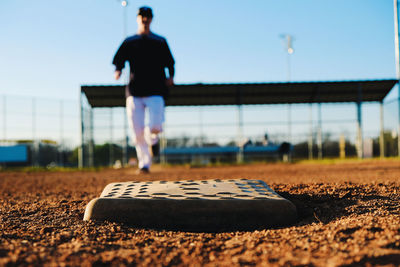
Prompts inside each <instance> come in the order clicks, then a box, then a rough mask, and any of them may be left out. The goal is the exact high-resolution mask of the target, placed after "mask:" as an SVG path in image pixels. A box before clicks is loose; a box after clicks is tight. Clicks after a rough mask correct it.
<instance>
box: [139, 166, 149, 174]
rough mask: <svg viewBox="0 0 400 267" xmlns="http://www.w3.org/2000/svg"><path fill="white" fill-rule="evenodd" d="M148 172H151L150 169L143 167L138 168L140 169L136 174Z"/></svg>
mask: <svg viewBox="0 0 400 267" xmlns="http://www.w3.org/2000/svg"><path fill="white" fill-rule="evenodd" d="M147 173H150V170H149V168H147V167H143V168H141V169H138V170H137V171H136V174H147Z"/></svg>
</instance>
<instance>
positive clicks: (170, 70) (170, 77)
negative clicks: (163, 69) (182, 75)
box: [165, 65, 175, 87]
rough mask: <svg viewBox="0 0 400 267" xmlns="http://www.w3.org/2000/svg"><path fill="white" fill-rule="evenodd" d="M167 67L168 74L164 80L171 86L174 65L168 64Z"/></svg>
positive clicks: (172, 83)
mask: <svg viewBox="0 0 400 267" xmlns="http://www.w3.org/2000/svg"><path fill="white" fill-rule="evenodd" d="M167 68H168V74H169V75H168V78H167V80H166V81H165V84H166V85H167V86H168V87H171V86H173V85H174V75H175V68H174V65H171V66H168V67H167Z"/></svg>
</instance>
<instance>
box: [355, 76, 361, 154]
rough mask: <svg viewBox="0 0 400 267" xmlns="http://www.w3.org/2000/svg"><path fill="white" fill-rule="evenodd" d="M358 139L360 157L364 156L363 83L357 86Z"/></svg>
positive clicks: (357, 146) (357, 145)
mask: <svg viewBox="0 0 400 267" xmlns="http://www.w3.org/2000/svg"><path fill="white" fill-rule="evenodd" d="M357 91H358V92H357V94H358V100H357V140H356V149H357V156H358V158H363V132H362V114H361V113H362V112H361V106H362V87H361V84H360V83H359V84H358V87H357Z"/></svg>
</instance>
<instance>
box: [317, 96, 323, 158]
mask: <svg viewBox="0 0 400 267" xmlns="http://www.w3.org/2000/svg"><path fill="white" fill-rule="evenodd" d="M317 146H318V159H322V111H321V103H318V133H317Z"/></svg>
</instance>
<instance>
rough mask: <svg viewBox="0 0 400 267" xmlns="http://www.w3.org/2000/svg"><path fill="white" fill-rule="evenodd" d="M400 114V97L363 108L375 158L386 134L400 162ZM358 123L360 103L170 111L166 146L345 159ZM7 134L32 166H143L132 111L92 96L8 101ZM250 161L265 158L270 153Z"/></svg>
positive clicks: (2, 142) (351, 152)
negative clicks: (267, 149)
mask: <svg viewBox="0 0 400 267" xmlns="http://www.w3.org/2000/svg"><path fill="white" fill-rule="evenodd" d="M381 110H382V111H383V118H384V119H383V121H382V122H383V132H382V133H381V131H382V129H381V120H380V116H381ZM398 116H399V100H398V99H391V100H388V101H385V102H384V103H382V105H380V103H363V117H362V122H363V138H364V141H368V142H367V143H368V144H370V145H371V144H372V156H375V157H376V156H380V150H381V149H382V148H381V146H380V138H381V136H383V137H384V145H383V148H384V155H385V156H386V157H395V156H398V125H399V118H398ZM81 118H82V124H81ZM356 123H357V112H356V105H355V104H354V103H350V104H322V105H318V104H296V105H255V106H242V107H237V106H197V107H167V108H166V120H165V125H164V133H163V134H162V145H163V147H164V148H204V147H206V148H210V147H211V148H222V147H241V146H252V147H262V146H271V145H280V144H282V143H284V142H288V143H291V144H292V146H293V153H292V157H293V158H318V157H319V156H322V157H340V156H343V155H341V150H343V151H344V153H345V154H344V155H345V156H347V157H354V156H356V148H355V143H356V136H357V125H356ZM0 129H1V132H0V134H1V138H0V146H3V147H4V146H12V145H16V144H24V145H26V146H27V147H28V148H29V149H28V153H29V156H28V161H27V162H26V163H24V164H27V165H33V166H39V165H40V166H78V164H79V162H78V159H79V153H81V155H82V157H81V158H82V162H81V164H82V166H107V165H109V166H111V165H114V164H115V163H116V162H118V161H119V162H120V163H128V162H129V163H130V164H135V159H134V158H135V149H134V145H135V144H134V142H133V139H132V138H131V136H130V133H131V131H130V129H128V125H127V121H126V114H125V110H124V108H95V109H92V108H91V107H90V105H89V104H88V103H87V101H86V98H85V97H82V105H81V107H80V105H79V101H74V100H61V99H45V98H38V97H20V96H11V95H3V96H2V99H1V108H0ZM81 130H82V134H81ZM81 142H82V143H83V146H82V147H81ZM364 143H366V142H364ZM341 147H342V149H341ZM167 156H168V155H167ZM224 156H225V157H226V159H224ZM197 158H198V157H197ZM245 159H246V157H245ZM247 159H248V160H265V159H268V155H264V154H262V153H260V154H254V157H247ZM164 160H165V159H164ZM189 160H190V161H193V158H190V159H189ZM201 160H204V159H201ZM229 160H234V158H232V155H228V154H225V155H224V154H223V153H221V155H219V157H218V159H217V161H222V162H223V161H229ZM213 161H215V159H214V160H213ZM166 162H168V159H167V160H166ZM0 164H1V163H0Z"/></svg>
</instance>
